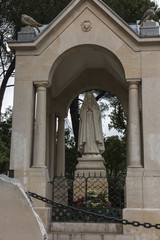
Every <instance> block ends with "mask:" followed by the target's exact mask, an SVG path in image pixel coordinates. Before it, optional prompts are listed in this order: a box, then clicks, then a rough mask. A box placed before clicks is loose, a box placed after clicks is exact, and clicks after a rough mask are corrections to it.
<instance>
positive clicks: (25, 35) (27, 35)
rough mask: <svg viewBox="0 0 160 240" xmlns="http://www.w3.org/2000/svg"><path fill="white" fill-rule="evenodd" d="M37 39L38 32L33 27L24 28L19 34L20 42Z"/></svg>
mask: <svg viewBox="0 0 160 240" xmlns="http://www.w3.org/2000/svg"><path fill="white" fill-rule="evenodd" d="M35 37H36V32H35V31H34V28H33V27H22V28H21V31H20V32H18V41H23V42H24V41H26V42H28V41H32V40H33V39H34V38H35Z"/></svg>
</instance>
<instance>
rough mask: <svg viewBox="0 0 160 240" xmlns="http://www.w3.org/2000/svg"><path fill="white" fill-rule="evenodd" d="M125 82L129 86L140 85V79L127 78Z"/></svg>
mask: <svg viewBox="0 0 160 240" xmlns="http://www.w3.org/2000/svg"><path fill="white" fill-rule="evenodd" d="M126 82H127V84H128V85H131V84H136V85H139V84H140V83H141V78H127V79H126Z"/></svg>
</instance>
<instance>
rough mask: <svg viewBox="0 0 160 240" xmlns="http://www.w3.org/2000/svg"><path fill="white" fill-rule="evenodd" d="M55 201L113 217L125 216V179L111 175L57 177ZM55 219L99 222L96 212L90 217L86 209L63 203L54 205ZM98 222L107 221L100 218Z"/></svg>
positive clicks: (55, 180)
mask: <svg viewBox="0 0 160 240" xmlns="http://www.w3.org/2000/svg"><path fill="white" fill-rule="evenodd" d="M52 183H53V201H55V202H57V203H60V204H63V205H66V206H72V207H75V208H78V209H83V210H85V211H90V212H93V213H97V214H101V215H104V216H110V217H118V218H121V217H122V209H123V208H124V193H123V192H124V191H123V189H124V181H122V179H120V178H111V177H108V178H106V177H84V176H77V177H73V176H72V177H54V178H53V182H52ZM52 220H53V221H59V222H68V221H69V222H72V221H73V222H75V221H77V222H97V218H95V217H94V216H92V217H90V218H88V217H87V215H86V214H84V213H83V212H78V214H75V212H74V211H71V210H70V209H67V208H64V207H63V206H54V205H53V211H52ZM98 222H107V219H104V218H103V219H99V220H98Z"/></svg>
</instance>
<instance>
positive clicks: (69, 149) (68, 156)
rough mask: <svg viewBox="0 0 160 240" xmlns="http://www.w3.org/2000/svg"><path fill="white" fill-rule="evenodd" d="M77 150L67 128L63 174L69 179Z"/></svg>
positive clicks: (73, 168)
mask: <svg viewBox="0 0 160 240" xmlns="http://www.w3.org/2000/svg"><path fill="white" fill-rule="evenodd" d="M77 156H78V154H77V148H76V146H75V141H74V138H73V135H71V131H70V129H69V128H67V129H66V130H65V174H66V176H68V177H70V176H73V175H74V172H75V170H76V165H77V163H78V161H77Z"/></svg>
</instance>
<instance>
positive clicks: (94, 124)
mask: <svg viewBox="0 0 160 240" xmlns="http://www.w3.org/2000/svg"><path fill="white" fill-rule="evenodd" d="M104 150H105V148H104V141H103V133H102V121H101V112H100V109H99V106H98V104H97V102H96V100H95V98H94V95H93V93H92V92H90V91H89V92H86V94H85V98H84V102H83V104H82V107H81V110H80V126H79V138H78V151H79V152H80V153H81V154H82V155H92V154H102V153H103V152H104Z"/></svg>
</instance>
